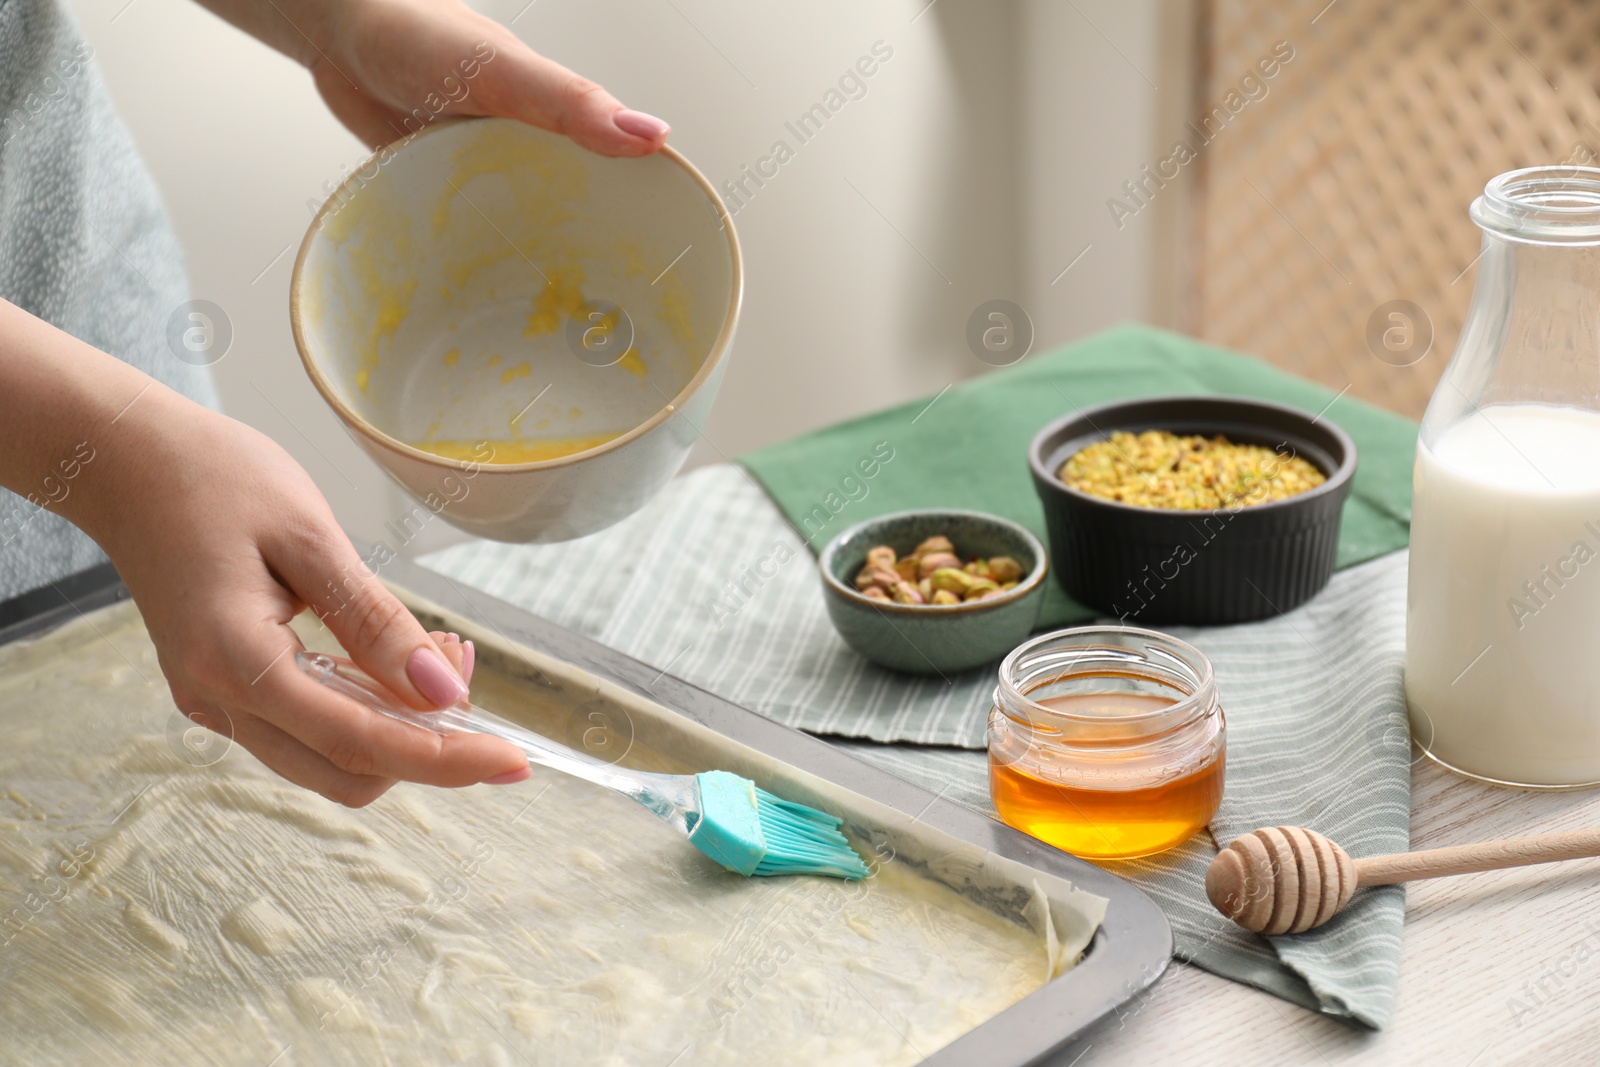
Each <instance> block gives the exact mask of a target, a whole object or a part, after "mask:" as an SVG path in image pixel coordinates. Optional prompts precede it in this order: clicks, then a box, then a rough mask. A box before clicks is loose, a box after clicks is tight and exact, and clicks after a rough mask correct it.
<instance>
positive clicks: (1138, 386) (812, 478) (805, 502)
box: [739, 324, 1417, 627]
mask: <svg viewBox="0 0 1600 1067" xmlns="http://www.w3.org/2000/svg"><path fill="white" fill-rule="evenodd" d="M1178 393H1185V394H1232V395H1237V396H1248V397H1256V398H1258V399H1262V400H1271V401H1276V402H1278V403H1282V404H1291V405H1293V406H1295V407H1298V408H1301V409H1303V410H1305V411H1307V412H1310V413H1311V414H1313V415H1315V414H1317V413H1319V412H1320V413H1322V415H1323V417H1324V418H1326V419H1329V420H1331V421H1333V422H1335V423H1337V424H1338V425H1339V426H1341V427H1342V428H1343V429H1344V430H1345V432H1347V433H1348V434H1350V436H1351V437H1352V438H1354V439H1355V442H1356V449H1357V452H1358V454H1359V463H1358V466H1357V468H1356V476H1355V481H1354V484H1353V485H1352V488H1351V493H1350V499H1349V501H1348V502H1347V503H1346V504H1345V508H1344V521H1343V524H1342V525H1341V527H1340V529H1339V555H1338V560H1337V564H1336V565H1337V566H1338V567H1340V568H1343V567H1348V566H1350V565H1351V564H1353V563H1361V562H1363V561H1365V560H1369V559H1374V558H1376V557H1378V556H1381V555H1384V554H1386V553H1388V552H1392V551H1394V550H1395V549H1399V548H1404V547H1405V546H1406V543H1407V540H1408V538H1409V534H1410V521H1411V460H1412V454H1413V452H1414V451H1415V448H1416V440H1417V427H1416V424H1415V423H1413V422H1411V421H1410V420H1409V419H1405V418H1402V417H1401V416H1399V415H1395V414H1392V413H1390V412H1387V411H1383V410H1381V409H1379V408H1375V407H1373V406H1371V405H1370V404H1364V403H1362V402H1361V401H1359V400H1354V399H1351V398H1350V397H1349V396H1345V395H1342V394H1339V393H1334V392H1331V391H1330V390H1327V389H1324V388H1323V387H1322V386H1320V385H1314V384H1312V383H1311V382H1308V381H1305V380H1304V379H1301V378H1296V377H1294V376H1293V375H1290V374H1286V373H1284V372H1283V371H1280V370H1278V369H1277V368H1275V367H1272V366H1269V365H1268V364H1266V363H1263V362H1261V361H1260V360H1256V359H1251V358H1250V357H1248V356H1241V355H1239V354H1237V353H1234V352H1230V351H1227V350H1226V349H1222V348H1217V347H1215V346H1213V345H1208V344H1204V343H1202V342H1200V341H1195V340H1193V339H1191V338H1188V337H1183V336H1180V335H1178V334H1174V333H1168V332H1167V331H1165V330H1158V329H1155V328H1153V327H1150V326H1143V325H1134V324H1128V325H1122V326H1117V327H1115V328H1113V329H1110V330H1106V331H1105V332H1103V333H1099V334H1095V335H1094V336H1092V337H1089V338H1087V339H1085V340H1082V341H1078V342H1076V343H1074V344H1070V345H1067V346H1066V347H1064V348H1060V349H1057V350H1055V351H1053V352H1047V353H1042V354H1040V355H1037V356H1033V357H1030V358H1028V359H1025V360H1023V361H1022V362H1021V363H1019V364H1017V365H1016V366H1013V367H1008V368H1006V369H1005V370H1001V371H996V372H994V373H992V374H986V375H984V376H983V377H981V378H977V379H974V380H972V381H968V382H962V383H961V384H959V385H953V386H951V387H950V388H949V389H948V390H946V391H945V392H943V393H941V394H938V395H937V396H935V397H928V398H924V399H922V400H918V401H915V402H913V403H910V404H903V405H901V406H900V407H894V408H888V409H886V410H883V411H878V412H874V413H872V414H870V415H863V416H862V417H860V418H857V419H852V420H850V421H848V422H842V423H838V424H837V425H834V426H829V427H827V428H826V429H822V430H818V431H816V432H815V433H810V434H806V435H804V436H802V437H796V438H794V439H792V440H789V441H785V442H783V443H782V444H776V445H772V446H770V447H768V448H763V449H760V450H758V451H755V452H751V453H749V454H747V455H745V456H742V457H740V459H739V462H740V463H742V464H743V465H744V466H745V467H746V468H748V469H749V470H750V471H751V472H752V473H753V474H754V475H755V476H756V478H757V479H758V480H759V481H760V482H761V484H762V486H763V487H764V488H765V489H766V490H767V492H768V493H769V494H771V496H772V499H773V501H774V502H776V504H777V505H778V508H779V510H781V511H782V512H783V513H784V515H785V516H787V517H788V519H789V521H790V522H791V523H793V524H794V525H795V526H796V528H798V529H799V530H800V531H801V536H802V537H806V538H808V540H807V544H809V545H810V546H811V549H812V551H813V552H815V551H818V550H820V549H821V547H822V546H823V545H824V544H826V543H827V542H828V540H829V539H830V538H831V537H833V536H834V535H835V534H837V533H839V532H840V531H841V530H843V529H845V528H846V527H848V526H852V525H854V524H855V523H857V522H860V521H862V520H863V519H869V518H872V517H874V516H877V515H884V514H887V513H889V512H892V511H902V510H905V509H908V508H927V507H954V508H968V509H971V510H974V511H986V512H989V513H991V514H995V515H1001V516H1004V517H1005V518H1008V519H1012V520H1013V521H1016V522H1019V523H1021V524H1022V525H1024V526H1026V527H1027V528H1028V529H1030V530H1032V531H1033V532H1034V533H1035V534H1037V535H1038V536H1039V537H1040V538H1041V539H1043V538H1044V536H1045V527H1044V511H1043V509H1042V508H1041V507H1040V505H1039V499H1038V497H1037V496H1036V495H1035V494H1034V490H1033V482H1032V479H1031V476H1030V475H1029V472H1028V445H1029V443H1030V442H1031V441H1032V440H1033V436H1034V434H1036V433H1038V432H1039V430H1040V429H1042V428H1043V427H1044V425H1045V424H1046V423H1048V422H1050V421H1052V420H1054V419H1057V418H1059V417H1061V416H1062V415H1066V414H1070V413H1071V412H1073V411H1075V410H1078V409H1081V408H1088V407H1092V406H1094V405H1096V404H1102V403H1106V402H1108V401H1112V400H1126V399H1131V398H1134V397H1143V396H1162V395H1168V394H1178ZM883 442H886V443H887V448H885V446H884V445H883V444H881V443H883ZM875 449H876V451H875ZM887 449H893V453H892V457H893V458H891V459H890V460H889V461H888V462H887V463H883V462H879V461H881V460H882V457H883V455H884V454H885V453H886V451H887ZM864 460H865V461H866V462H865V465H863V461H864ZM869 470H870V471H874V473H873V476H872V477H870V478H869V477H865V476H864V474H865V472H866V471H869ZM818 508H821V509H822V510H821V511H818V510H817V509H818ZM824 517H826V518H827V521H826V522H823V521H822V519H823V518H824ZM1094 616H1095V612H1094V611H1092V610H1091V609H1089V608H1086V607H1084V606H1082V605H1081V604H1077V603H1075V602H1073V601H1072V600H1071V599H1069V598H1068V597H1067V595H1066V594H1065V593H1063V592H1062V591H1061V588H1060V587H1059V586H1058V585H1057V584H1056V583H1054V582H1051V583H1050V584H1049V590H1048V592H1047V593H1046V597H1045V603H1044V607H1043V610H1042V612H1041V614H1040V616H1039V626H1040V627H1050V626H1057V625H1060V624H1062V623H1066V622H1072V621H1076V620H1080V619H1088V618H1093V617H1094Z"/></svg>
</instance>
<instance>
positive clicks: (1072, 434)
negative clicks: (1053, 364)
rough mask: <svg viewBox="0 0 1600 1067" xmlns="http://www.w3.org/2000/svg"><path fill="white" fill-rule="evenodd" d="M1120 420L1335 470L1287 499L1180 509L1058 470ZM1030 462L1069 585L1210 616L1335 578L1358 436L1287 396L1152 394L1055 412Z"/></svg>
mask: <svg viewBox="0 0 1600 1067" xmlns="http://www.w3.org/2000/svg"><path fill="white" fill-rule="evenodd" d="M1117 430H1127V431H1129V432H1132V433H1139V432H1141V431H1143V430H1168V431H1170V432H1172V433H1177V434H1204V435H1206V436H1208V437H1209V436H1214V435H1216V434H1222V435H1224V436H1225V437H1227V438H1228V440H1230V441H1233V442H1236V443H1239V444H1253V445H1263V446H1265V447H1267V448H1272V449H1275V450H1277V451H1279V452H1280V453H1282V454H1283V455H1290V454H1293V455H1298V456H1300V457H1302V458H1304V459H1307V460H1309V461H1311V462H1312V463H1313V464H1315V465H1316V466H1317V468H1318V469H1319V470H1321V471H1322V473H1323V474H1324V475H1326V476H1327V479H1328V480H1327V481H1326V482H1324V483H1323V484H1321V485H1319V486H1317V487H1316V488H1315V489H1312V490H1309V491H1308V492H1305V493H1301V494H1299V495H1298V496H1292V497H1287V498H1285V499H1283V500H1273V501H1268V502H1266V503H1263V504H1251V505H1245V506H1240V507H1238V508H1236V509H1230V508H1220V509H1217V510H1215V511H1178V510H1173V509H1167V508H1145V507H1135V506H1133V505H1131V504H1120V503H1118V502H1116V501H1114V500H1106V499H1103V498H1101V497H1096V496H1090V495H1089V494H1087V493H1081V492H1079V491H1078V490H1076V489H1070V488H1068V487H1067V485H1066V484H1065V483H1064V482H1062V481H1061V479H1060V478H1059V477H1057V475H1056V472H1057V471H1059V470H1060V469H1061V465H1062V464H1063V463H1065V462H1066V461H1067V459H1068V457H1070V456H1071V455H1072V454H1073V453H1075V452H1077V451H1078V450H1079V449H1081V448H1083V447H1085V446H1086V445H1090V444H1093V443H1094V442H1096V441H1101V440H1104V439H1105V438H1107V437H1109V436H1110V435H1111V434H1112V432H1114V431H1117ZM1028 464H1029V466H1030V467H1031V468H1032V469H1033V485H1034V489H1035V490H1036V491H1037V492H1038V494H1039V500H1040V501H1041V502H1042V503H1043V504H1044V514H1045V522H1046V525H1047V527H1048V529H1049V540H1050V555H1051V564H1052V566H1053V569H1054V570H1055V573H1056V580H1057V581H1058V582H1060V583H1061V587H1062V588H1063V589H1065V590H1066V592H1067V595H1068V596H1070V597H1072V599H1074V600H1076V601H1078V602H1079V603H1080V604H1084V605H1086V606H1088V607H1091V608H1094V609H1095V610H1097V611H1102V612H1105V613H1106V614H1108V615H1113V616H1117V617H1119V618H1123V619H1137V620H1139V621H1140V622H1145V623H1180V624H1181V623H1187V624H1198V625H1207V624H1217V623H1231V622H1247V621H1249V620H1251V619H1262V618H1267V617H1269V616H1273V615H1279V614H1282V613H1283V612H1286V611H1289V610H1290V609H1292V608H1295V607H1298V606H1299V605H1301V604H1303V603H1305V602H1306V601H1307V600H1309V599H1311V597H1313V596H1314V595H1316V593H1317V592H1318V591H1320V590H1321V589H1322V587H1323V586H1325V585H1327V584H1328V578H1329V577H1330V576H1331V575H1332V574H1333V562H1334V556H1335V555H1336V554H1337V552H1338V548H1339V519H1340V514H1341V513H1342V511H1343V510H1344V502H1345V498H1346V497H1347V496H1349V495H1350V479H1351V477H1352V476H1353V475H1354V474H1355V470H1356V445H1355V442H1354V441H1352V440H1351V439H1350V435H1349V434H1347V433H1345V432H1344V431H1343V430H1341V429H1340V428H1339V427H1337V426H1335V425H1334V424H1333V423H1332V422H1330V421H1329V420H1328V419H1326V418H1322V417H1313V416H1311V415H1308V414H1307V413H1305V412H1303V411H1300V410H1299V409H1297V408H1291V407H1286V406H1284V405H1282V404H1270V403H1266V402H1265V401H1260V400H1249V399H1246V398H1244V397H1218V396H1171V397H1153V398H1150V399H1145V400H1129V401H1119V402H1117V403H1114V404H1103V405H1101V406H1099V407H1095V408H1089V409H1086V410H1083V411H1079V412H1077V413H1075V414H1072V415H1068V416H1066V417H1065V418H1062V419H1058V420H1056V421H1055V422H1053V423H1051V424H1050V425H1049V426H1046V427H1045V428H1044V429H1043V430H1041V431H1039V433H1038V435H1037V436H1035V437H1034V439H1033V444H1032V445H1031V446H1030V447H1029V449H1028Z"/></svg>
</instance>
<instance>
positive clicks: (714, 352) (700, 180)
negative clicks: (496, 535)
mask: <svg viewBox="0 0 1600 1067" xmlns="http://www.w3.org/2000/svg"><path fill="white" fill-rule="evenodd" d="M496 122H510V123H515V124H516V125H518V126H528V124H527V123H524V122H519V121H518V120H516V119H508V118H501V117H499V116H491V115H462V116H450V117H448V118H441V119H438V120H436V121H434V122H432V123H430V124H429V125H427V126H424V127H423V128H422V129H420V130H415V131H413V132H411V133H408V134H406V135H405V136H404V137H401V138H399V139H397V140H395V141H391V142H390V143H389V144H386V145H383V146H381V147H379V148H378V149H377V150H376V151H374V152H372V153H371V154H370V155H368V156H367V158H366V159H364V160H362V161H361V163H360V165H359V166H357V167H355V168H353V169H352V170H351V171H350V173H349V174H347V175H346V176H345V179H344V181H342V182H340V183H339V185H338V187H337V188H336V189H334V190H333V192H332V193H330V194H328V198H327V199H326V200H324V201H323V202H322V206H321V207H320V208H318V209H317V213H316V215H315V216H313V217H312V219H311V225H309V226H307V227H306V232H305V236H304V237H302V238H301V239H300V249H299V251H298V252H297V253H296V255H295V258H294V271H293V273H292V274H291V275H290V277H289V325H290V327H291V329H292V330H293V332H294V347H295V350H296V351H297V352H298V353H299V354H300V363H301V365H302V366H304V367H305V370H306V375H307V376H308V377H309V378H310V379H311V384H312V385H314V386H316V389H317V392H318V393H320V394H321V395H322V399H323V401H324V402H325V403H327V405H328V406H329V407H331V408H333V410H334V413H335V414H336V415H338V416H339V419H340V421H341V422H343V423H344V424H345V425H346V426H348V427H349V428H350V429H351V430H353V431H355V432H357V433H359V434H361V435H362V436H363V437H366V438H367V439H368V440H370V441H372V442H373V443H374V444H376V445H378V446H379V447H381V448H385V449H388V450H390V451H393V452H397V453H399V454H400V455H402V456H406V457H407V458H410V459H415V460H419V461H421V462H424V463H427V464H429V465H431V466H435V467H440V468H444V469H446V470H456V471H462V472H466V473H478V472H481V471H484V470H492V471H494V472H496V473H502V472H503V473H508V474H509V473H515V472H519V471H542V470H556V469H560V468H562V467H568V466H572V465H574V464H576V463H578V462H581V461H583V460H589V459H594V458H596V457H597V456H600V455H603V454H605V453H607V452H612V451H615V450H617V449H620V448H622V447H623V446H624V445H627V444H629V443H630V442H632V441H635V440H637V439H638V438H640V437H643V436H644V435H645V434H646V433H649V432H650V431H651V430H654V429H655V428H656V427H657V426H660V425H661V424H662V423H664V422H666V421H667V419H668V418H670V417H671V416H673V415H682V409H683V407H684V405H685V404H687V403H688V402H689V400H690V399H691V398H692V397H693V396H694V395H695V394H696V393H698V392H699V391H700V389H701V388H702V387H703V386H704V385H705V384H706V382H707V381H709V380H710V378H711V376H712V375H713V374H715V373H716V372H717V370H718V369H719V368H720V366H721V365H722V363H723V362H724V360H725V359H726V356H727V352H728V347H729V345H730V344H731V343H732V341H733V333H734V327H735V326H736V325H737V323H738V321H739V310H740V307H741V305H742V304H743V301H744V256H743V254H742V252H741V251H740V247H739V235H738V234H737V233H735V232H734V229H733V216H732V215H731V214H730V213H729V212H728V208H727V205H726V204H724V203H723V202H722V198H721V197H720V196H718V195H717V191H716V189H715V188H714V187H713V186H712V185H711V182H710V181H709V180H707V178H706V176H705V175H704V174H702V173H700V171H699V169H698V168H696V167H695V165H694V164H693V163H690V162H689V160H688V159H686V158H685V157H684V156H683V154H682V153H681V152H679V151H678V150H677V149H675V148H673V147H672V146H671V145H662V146H661V147H660V148H659V149H657V150H656V152H654V153H651V154H652V155H662V156H665V157H666V158H667V159H669V160H671V161H672V162H673V163H676V164H677V165H678V166H679V167H681V168H683V170H684V171H685V172H686V173H687V174H688V175H689V177H690V178H691V179H692V180H693V181H694V182H695V184H697V185H699V186H700V188H701V190H702V191H703V192H704V193H705V194H706V198H707V199H708V200H710V202H711V204H712V206H713V207H714V208H715V209H716V212H717V219H718V221H719V222H720V223H721V227H722V231H723V233H725V234H726V235H727V238H728V255H729V287H728V310H727V314H726V315H724V316H723V319H722V326H721V328H720V329H719V330H718V331H717V338H716V340H715V342H713V344H712V346H711V350H710V351H709V352H708V353H707V354H706V358H705V359H704V360H702V361H701V364H700V367H699V369H698V370H697V371H695V374H694V377H693V378H690V379H689V381H688V382H687V383H686V384H685V385H684V387H683V388H682V389H680V390H679V391H678V393H677V395H676V396H674V397H672V399H671V400H669V401H667V402H666V403H665V404H663V405H662V406H661V407H660V408H659V409H658V410H657V411H656V412H655V414H653V415H651V416H650V417H649V418H648V419H646V420H644V421H643V422H641V423H639V424H638V425H637V426H634V427H633V428H632V429H630V430H628V431H626V432H625V433H621V434H618V435H617V436H616V437H613V438H612V439H611V440H609V441H606V442H605V443H604V444H599V445H595V446H594V447H593V448H586V449H584V450H583V451H582V452H573V453H571V454H569V455H565V456H558V457H556V458H554V459H541V460H533V461H530V462H527V463H483V462H481V461H478V460H465V459H452V458H450V457H448V456H441V455H438V454H437V453H433V452H428V451H424V450H423V449H420V448H417V447H415V446H413V445H409V444H407V443H406V442H404V441H402V440H400V439H399V438H397V437H393V436H391V435H389V434H387V433H385V432H383V431H382V430H380V429H378V427H376V426H374V425H373V424H372V423H371V422H369V421H367V420H366V419H365V418H363V417H362V416H361V415H359V414H357V413H356V411H355V410H354V409H353V408H351V407H350V406H349V405H348V404H346V403H345V402H344V399H343V398H342V397H340V396H339V394H338V393H337V392H336V391H335V390H334V389H333V387H332V385H331V384H330V383H329V382H328V380H327V377H326V376H325V375H324V374H323V373H322V368H321V366H320V365H318V363H317V361H316V359H315V358H314V357H313V356H312V355H311V353H310V351H309V349H310V345H309V343H308V342H307V340H306V336H305V331H304V330H303V328H302V326H301V309H300V305H301V294H302V292H303V290H304V286H305V280H306V278H305V266H306V257H307V256H308V255H309V253H310V251H311V245H312V242H313V241H314V240H315V238H316V237H317V235H318V234H320V233H321V232H322V229H323V226H324V224H325V223H326V222H327V219H328V215H329V209H330V207H332V206H333V205H334V204H338V203H342V202H343V201H344V194H345V192H346V190H347V189H348V188H349V187H350V185H351V183H352V182H354V181H355V180H356V179H357V178H358V177H360V176H361V175H362V174H363V173H365V172H366V171H367V170H368V168H369V167H374V166H376V167H381V166H382V165H383V164H384V162H386V161H387V160H386V158H385V157H387V158H393V157H394V156H395V155H396V154H398V153H399V152H400V151H402V150H403V149H405V148H406V147H407V146H408V145H410V144H412V143H413V142H416V141H419V140H421V139H422V138H424V137H427V136H429V135H430V134H433V133H437V132H438V131H440V130H444V129H449V128H452V127H455V126H459V125H461V124H463V123H496ZM528 128H529V129H539V127H537V126H528ZM541 132H543V133H547V134H550V136H552V137H563V135H562V134H558V133H553V132H552V131H549V130H543V131H541ZM563 139H567V138H564V137H563ZM573 147H574V148H576V149H577V150H578V151H580V152H587V151H588V149H585V148H582V147H581V146H579V145H577V144H575V143H574V144H573ZM602 158H605V157H602ZM640 158H643V157H640ZM369 180H370V179H369ZM353 195H359V191H358V192H357V193H355V194H353ZM695 435H696V436H697V437H698V436H701V434H700V431H699V429H698V428H697V429H696V430H695Z"/></svg>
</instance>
